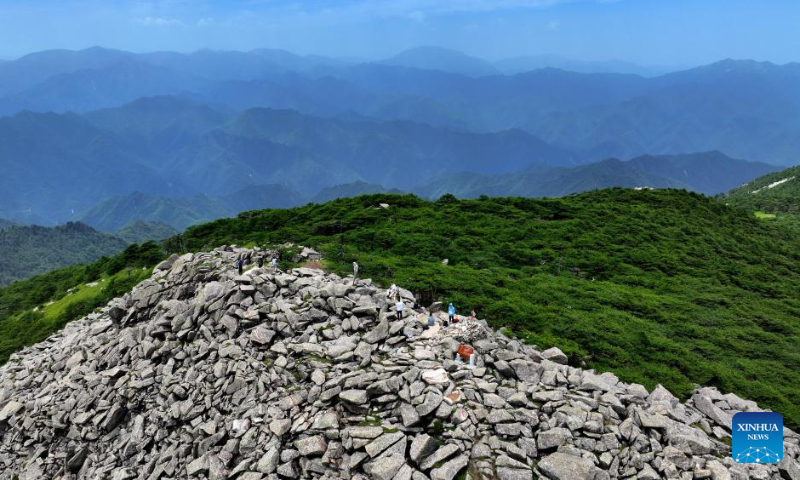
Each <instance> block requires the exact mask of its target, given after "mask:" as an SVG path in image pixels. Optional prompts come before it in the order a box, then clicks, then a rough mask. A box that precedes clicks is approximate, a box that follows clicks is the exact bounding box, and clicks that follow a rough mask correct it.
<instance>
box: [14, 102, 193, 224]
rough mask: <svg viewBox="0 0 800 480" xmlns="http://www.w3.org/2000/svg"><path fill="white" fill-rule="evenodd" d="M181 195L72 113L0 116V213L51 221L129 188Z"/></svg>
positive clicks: (112, 138)
mask: <svg viewBox="0 0 800 480" xmlns="http://www.w3.org/2000/svg"><path fill="white" fill-rule="evenodd" d="M137 190H138V191H143V192H149V193H159V194H162V195H165V194H166V195H169V194H181V193H182V192H183V190H182V187H181V186H180V185H179V181H178V180H176V179H169V178H164V177H163V176H162V175H161V174H159V173H158V172H157V171H156V170H155V169H153V168H151V167H148V166H146V165H145V162H144V161H143V160H142V158H141V157H139V156H138V155H137V154H136V153H135V152H133V151H131V150H130V149H129V148H127V147H126V146H125V145H124V142H121V141H120V139H119V138H118V137H117V136H116V135H114V134H111V133H108V132H105V131H103V130H100V129H98V128H97V127H95V126H93V125H91V124H90V123H89V122H87V121H86V120H84V119H83V118H81V117H78V116H76V115H73V114H65V115H57V114H53V113H31V112H23V113H20V114H18V115H15V116H13V117H4V118H0V217H3V218H9V219H12V220H19V221H22V222H24V223H43V224H50V225H52V224H56V223H61V222H63V221H65V220H67V219H70V218H72V215H74V214H75V213H77V212H80V211H82V210H84V209H86V208H88V207H90V206H91V205H94V204H95V203H97V202H98V201H99V200H100V199H103V198H106V197H108V196H110V195H120V194H126V193H129V192H133V191H137Z"/></svg>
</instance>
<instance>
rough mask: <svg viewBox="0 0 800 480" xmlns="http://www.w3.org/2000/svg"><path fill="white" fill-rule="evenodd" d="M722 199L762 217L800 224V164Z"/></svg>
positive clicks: (760, 179)
mask: <svg viewBox="0 0 800 480" xmlns="http://www.w3.org/2000/svg"><path fill="white" fill-rule="evenodd" d="M721 199H722V200H723V201H724V202H726V203H728V204H730V205H735V206H737V207H741V208H744V209H746V210H748V211H750V212H758V213H759V215H760V216H761V217H762V218H765V219H769V220H775V221H777V222H778V223H781V224H786V225H791V226H794V227H800V167H792V168H787V169H786V170H781V171H779V172H775V173H771V174H768V175H764V176H763V177H759V178H757V179H755V180H752V181H750V182H747V183H745V184H744V185H741V186H740V187H738V188H734V189H733V190H731V191H730V192H728V193H727V194H726V195H723V196H721Z"/></svg>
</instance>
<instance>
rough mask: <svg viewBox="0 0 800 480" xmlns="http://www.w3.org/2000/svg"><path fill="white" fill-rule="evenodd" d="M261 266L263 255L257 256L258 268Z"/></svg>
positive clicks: (262, 264)
mask: <svg viewBox="0 0 800 480" xmlns="http://www.w3.org/2000/svg"><path fill="white" fill-rule="evenodd" d="M263 266H264V255H259V256H258V268H261V267H263Z"/></svg>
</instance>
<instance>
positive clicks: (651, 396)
mask: <svg viewBox="0 0 800 480" xmlns="http://www.w3.org/2000/svg"><path fill="white" fill-rule="evenodd" d="M264 254H265V252H264V251H260V250H257V249H254V250H245V249H239V248H236V247H221V248H218V249H216V250H214V251H211V252H204V253H195V254H186V255H183V256H181V257H178V256H173V257H171V258H170V259H168V260H166V261H165V262H163V263H161V264H160V265H158V266H157V267H156V268H155V270H154V272H153V275H152V277H151V278H150V279H148V280H145V281H144V282H142V283H140V284H139V285H137V286H136V287H135V288H134V289H133V290H132V291H131V292H130V293H128V294H126V295H125V296H123V297H121V298H118V299H115V300H113V301H112V302H110V303H109V304H108V305H107V306H106V307H104V308H103V309H102V310H100V311H98V312H96V313H93V314H91V315H89V316H87V317H85V318H83V319H81V320H78V321H75V322H72V323H70V324H68V325H67V326H66V327H65V328H64V329H63V330H62V331H61V332H59V333H58V334H57V335H54V336H52V337H51V338H49V339H48V340H46V341H45V342H42V343H40V344H37V345H34V346H32V347H29V348H26V349H25V350H23V351H21V352H19V353H17V354H15V355H14V356H13V357H12V359H11V361H9V362H8V363H7V364H6V365H5V366H3V367H2V368H0V479H2V480H11V479H20V480H22V479H42V478H63V479H69V478H89V479H114V480H124V479H159V478H204V479H205V478H208V479H229V478H230V479H233V478H236V479H241V480H257V479H282V478H287V479H288V478H354V479H366V478H375V479H381V480H389V479H396V480H409V479H413V480H422V479H433V480H451V479H454V478H456V477H459V478H465V477H466V478H472V479H479V478H486V479H503V480H517V479H519V480H525V479H533V478H536V477H539V478H549V479H554V480H573V479H574V480H580V479H585V480H592V479H594V480H604V479H611V478H626V479H629V478H638V479H643V480H648V479H657V478H680V479H685V480H689V479H695V478H696V479H704V478H708V479H713V480H723V479H735V480H740V479H741V480H744V479H747V478H754V479H779V478H788V479H792V480H800V467H798V463H797V458H798V453H799V449H798V440H799V437H798V436H797V435H796V434H795V433H794V432H792V431H790V430H788V429H786V431H785V432H784V436H785V448H784V460H783V461H782V462H781V463H780V464H778V465H765V464H736V463H735V462H734V461H733V460H732V458H731V447H730V438H731V418H732V415H733V414H734V413H736V412H739V411H759V408H758V406H757V405H756V404H755V403H753V402H750V401H747V400H742V399H740V398H738V397H736V396H734V395H731V394H725V395H723V394H721V393H720V392H718V391H716V390H715V389H711V388H699V389H697V391H696V392H695V394H694V395H693V396H692V397H691V398H690V399H689V400H688V401H687V402H686V403H681V402H680V401H679V400H678V399H677V398H676V397H674V396H673V395H672V394H671V393H670V392H669V391H667V390H666V389H664V388H662V387H656V388H655V389H654V390H653V391H648V390H647V389H645V388H644V387H643V386H641V385H636V384H625V383H622V382H620V381H619V380H618V379H617V377H615V376H614V375H613V374H610V373H603V374H598V373H595V372H593V371H591V370H582V369H578V368H573V367H571V366H569V365H568V362H567V361H568V359H567V357H566V356H565V355H564V354H563V353H562V352H561V351H560V350H558V349H557V348H552V349H549V350H544V351H540V350H539V349H537V348H535V347H534V346H530V345H524V344H522V343H520V342H519V341H517V340H514V339H511V338H508V337H506V336H504V335H502V334H501V333H499V332H494V331H492V330H491V329H490V328H489V327H488V325H487V324H486V323H485V322H483V321H479V320H468V319H465V320H464V322H463V323H460V324H455V325H452V326H450V327H447V328H441V329H440V328H439V327H438V326H436V327H434V328H432V329H425V328H424V326H425V325H426V324H427V318H428V314H427V312H426V310H425V309H423V308H421V307H419V306H417V305H416V303H415V300H414V297H413V295H411V293H410V292H408V291H406V290H403V289H399V297H400V298H401V299H402V300H403V302H404V303H405V312H404V318H397V314H396V313H395V303H396V300H395V299H393V298H388V297H387V292H386V291H385V290H384V289H382V288H379V287H378V286H376V285H373V284H372V282H371V281H370V280H360V281H357V282H355V285H354V284H353V279H352V278H341V277H339V276H336V275H332V274H327V273H325V272H323V271H322V270H316V269H309V268H297V269H294V270H292V271H291V272H288V271H287V272H285V273H283V272H279V271H276V270H273V269H271V268H258V267H256V268H250V269H247V270H246V271H245V272H244V273H243V274H242V275H239V274H238V271H237V269H236V267H235V263H236V260H237V259H238V258H242V257H244V258H246V259H252V258H253V257H254V256H258V255H264ZM252 263H256V262H252ZM466 342H468V343H469V346H471V347H472V348H474V350H475V366H474V367H470V366H469V365H468V362H466V361H462V360H461V359H460V358H459V359H456V352H457V351H458V348H459V345H460V344H461V343H466Z"/></svg>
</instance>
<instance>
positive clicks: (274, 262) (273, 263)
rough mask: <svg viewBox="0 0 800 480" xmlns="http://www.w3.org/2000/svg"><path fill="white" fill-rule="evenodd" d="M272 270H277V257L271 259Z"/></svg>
mask: <svg viewBox="0 0 800 480" xmlns="http://www.w3.org/2000/svg"><path fill="white" fill-rule="evenodd" d="M272 268H274V269H275V270H277V269H278V257H272Z"/></svg>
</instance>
